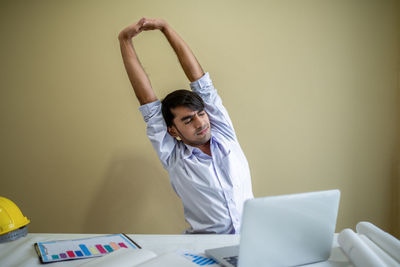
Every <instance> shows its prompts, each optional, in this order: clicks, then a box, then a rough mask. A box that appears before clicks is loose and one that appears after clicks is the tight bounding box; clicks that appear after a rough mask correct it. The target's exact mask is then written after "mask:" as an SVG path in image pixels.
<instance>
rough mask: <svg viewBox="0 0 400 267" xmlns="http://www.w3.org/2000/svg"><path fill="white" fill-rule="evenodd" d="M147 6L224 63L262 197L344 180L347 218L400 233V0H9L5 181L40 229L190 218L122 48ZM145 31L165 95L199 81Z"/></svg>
mask: <svg viewBox="0 0 400 267" xmlns="http://www.w3.org/2000/svg"><path fill="white" fill-rule="evenodd" d="M141 16H147V17H163V18H165V19H167V20H168V21H169V22H170V24H171V25H173V26H174V27H175V28H176V30H177V31H178V32H179V33H180V34H181V35H182V36H183V37H184V39H185V40H186V41H187V42H188V43H189V45H190V46H191V47H192V49H193V51H194V52H195V54H196V56H197V58H198V59H199V61H200V63H201V64H202V66H203V68H204V69H205V70H206V71H209V72H210V74H211V76H212V78H213V80H214V84H215V86H216V87H217V89H218V90H219V93H220V95H221V97H222V98H223V100H224V103H225V106H226V107H227V109H228V110H229V112H230V115H231V117H232V120H233V122H234V124H235V128H236V131H237V134H238V137H239V140H240V142H241V145H242V148H243V150H244V152H245V153H246V155H247V158H248V161H249V163H250V168H251V172H252V179H253V189H254V193H255V196H257V197H260V196H266V195H275V194H286V193H295V192H305V191H313V190H322V189H332V188H339V189H340V190H341V191H342V198H341V205H340V211H339V218H338V225H337V229H336V230H337V231H340V230H341V229H343V228H345V227H352V228H354V227H355V224H356V223H357V222H358V221H360V220H367V221H371V222H373V223H375V224H376V225H378V226H380V227H382V228H384V229H385V230H387V231H391V232H393V233H394V232H395V231H397V234H398V233H399V219H398V218H399V214H400V209H399V206H400V205H399V203H400V202H399V196H398V194H399V184H400V182H399V180H400V177H399V173H398V171H397V170H398V165H399V150H398V149H397V148H398V147H399V146H398V145H399V140H398V137H399V119H400V112H399V106H400V97H399V91H400V90H399V62H400V61H399V59H400V56H399V48H400V37H399V34H400V24H399V17H400V5H399V1H378V0H376V1H336V0H331V1H317V0H315V1H228V0H219V1H211V0H205V1H194V0H193V1H192V0H190V1H163V0H160V1H153V0H147V1H133V0H131V1H95V0H92V1H88V0H85V1H1V2H0V34H1V37H0V38H1V42H0V48H1V49H0V59H1V61H0V62H1V63H0V67H1V71H0V88H1V89H0V90H1V91H0V125H1V130H0V135H1V138H0V147H1V156H0V164H1V165H0V179H1V183H0V195H2V196H6V197H8V198H10V199H12V200H13V201H15V202H16V203H17V204H18V205H19V206H20V208H21V209H22V211H23V213H24V214H25V215H26V216H28V217H29V218H30V219H31V221H32V223H31V226H30V231H31V232H82V233H83V232H85V233H93V232H95V233H110V232H128V233H180V232H182V231H183V230H184V229H185V227H186V224H185V222H184V218H183V212H182V205H181V203H180V201H179V199H178V198H177V196H176V195H175V193H174V192H173V190H172V189H171V187H170V184H169V181H168V175H167V173H166V171H164V170H163V169H162V166H161V164H160V163H159V162H158V160H157V157H156V153H155V152H154V151H153V150H152V147H151V144H150V142H149V141H148V140H147V138H146V135H145V124H144V122H143V120H142V118H141V115H140V113H139V112H138V110H137V109H138V107H139V105H138V103H137V101H136V99H135V96H134V94H133V91H132V90H131V87H130V84H129V81H128V79H127V76H126V73H125V70H124V68H123V65H122V61H121V57H120V52H119V46H118V41H117V34H118V32H119V31H120V30H121V29H122V28H123V27H125V26H126V25H128V24H130V23H132V22H134V21H136V20H138V19H140V18H141ZM135 43H136V48H137V51H138V53H139V55H140V58H141V61H142V63H143V65H144V67H145V69H146V71H147V73H148V75H149V76H150V79H151V81H152V84H153V87H154V88H155V90H156V92H157V94H158V96H159V97H160V98H162V97H164V96H165V95H166V94H167V92H169V91H171V90H174V89H178V88H188V81H187V80H186V78H185V76H184V74H183V72H182V70H181V69H180V66H179V64H178V62H177V60H176V58H175V55H174V54H173V52H172V50H171V49H170V47H169V45H168V43H167V42H166V40H164V38H163V36H162V35H161V34H160V33H159V32H147V33H143V34H141V35H140V36H139V37H138V38H137V39H136V40H135ZM396 227H397V230H396Z"/></svg>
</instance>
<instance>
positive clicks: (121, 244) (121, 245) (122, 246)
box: [118, 243, 128, 248]
mask: <svg viewBox="0 0 400 267" xmlns="http://www.w3.org/2000/svg"><path fill="white" fill-rule="evenodd" d="M118 245H119V246H120V247H121V248H128V247H127V246H126V245H125V244H124V243H118Z"/></svg>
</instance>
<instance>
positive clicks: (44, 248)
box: [37, 234, 138, 263]
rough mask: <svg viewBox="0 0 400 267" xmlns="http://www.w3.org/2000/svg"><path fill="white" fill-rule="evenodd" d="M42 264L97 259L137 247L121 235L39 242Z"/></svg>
mask: <svg viewBox="0 0 400 267" xmlns="http://www.w3.org/2000/svg"><path fill="white" fill-rule="evenodd" d="M37 247H38V249H39V251H40V254H41V255H40V256H41V260H42V262H45V263H46V262H54V261H63V260H71V259H79V258H81V259H83V258H90V257H99V256H102V255H105V254H107V253H110V252H113V251H114V250H117V249H120V248H129V249H137V248H138V247H137V246H136V245H135V244H134V243H133V242H132V241H131V240H130V239H128V238H127V237H126V236H124V235H123V234H117V235H107V236H100V237H93V238H87V239H75V240H60V241H51V242H39V243H37Z"/></svg>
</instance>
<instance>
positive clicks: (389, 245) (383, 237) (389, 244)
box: [356, 222, 400, 262]
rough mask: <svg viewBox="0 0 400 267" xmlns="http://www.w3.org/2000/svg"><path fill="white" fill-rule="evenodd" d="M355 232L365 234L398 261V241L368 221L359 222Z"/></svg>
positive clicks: (399, 252) (399, 257)
mask: <svg viewBox="0 0 400 267" xmlns="http://www.w3.org/2000/svg"><path fill="white" fill-rule="evenodd" d="M356 230H357V233H359V234H363V235H366V236H367V237H368V238H369V239H371V240H372V241H373V242H374V243H375V244H377V245H378V246H379V247H381V248H382V249H383V250H384V251H386V252H387V253H388V254H390V256H392V257H393V258H395V259H396V260H397V261H398V262H400V241H399V240H398V239H396V238H395V237H394V236H392V235H390V234H388V233H386V232H385V231H383V230H382V229H380V228H378V227H376V226H375V225H373V224H372V223H369V222H359V223H358V224H357V226H356Z"/></svg>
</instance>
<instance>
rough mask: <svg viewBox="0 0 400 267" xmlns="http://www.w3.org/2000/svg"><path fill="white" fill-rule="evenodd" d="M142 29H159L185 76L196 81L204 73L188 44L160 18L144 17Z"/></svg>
mask: <svg viewBox="0 0 400 267" xmlns="http://www.w3.org/2000/svg"><path fill="white" fill-rule="evenodd" d="M141 29H143V30H145V31H146V30H155V29H158V30H160V31H161V32H162V33H163V34H164V35H165V37H166V38H167V40H168V42H169V43H170V45H171V46H172V48H173V49H174V51H175V53H176V55H177V57H178V59H179V62H180V63H181V66H182V68H183V71H184V72H185V74H186V77H187V78H188V79H189V80H190V81H191V82H193V81H196V80H198V79H199V78H201V77H202V76H203V75H204V71H203V69H202V68H201V66H200V64H199V62H198V61H197V59H196V57H195V56H194V54H193V52H192V51H191V50H190V48H189V46H188V45H187V44H186V43H185V41H183V39H182V38H181V37H180V36H179V35H178V34H177V33H176V32H175V31H174V29H172V27H171V26H170V25H169V24H168V23H167V22H166V21H165V20H162V19H145V21H144V23H143V26H142V27H141Z"/></svg>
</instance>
